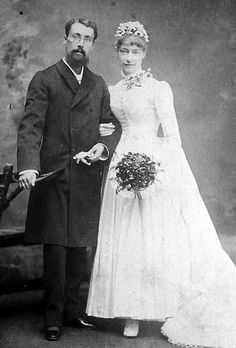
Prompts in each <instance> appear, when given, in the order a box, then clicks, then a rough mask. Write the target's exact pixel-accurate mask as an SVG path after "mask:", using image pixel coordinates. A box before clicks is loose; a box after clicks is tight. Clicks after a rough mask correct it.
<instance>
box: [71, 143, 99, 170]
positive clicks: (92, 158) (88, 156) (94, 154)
mask: <svg viewBox="0 0 236 348" xmlns="http://www.w3.org/2000/svg"><path fill="white" fill-rule="evenodd" d="M104 150H105V146H104V145H103V144H101V143H98V144H96V145H94V146H93V147H92V149H90V150H89V151H88V152H84V151H81V152H79V153H77V154H76V155H75V156H74V157H73V159H74V160H75V161H76V162H77V164H79V162H80V161H81V162H83V163H85V164H87V165H88V166H90V165H91V162H96V161H98V160H99V159H100V157H102V154H103V151H104Z"/></svg>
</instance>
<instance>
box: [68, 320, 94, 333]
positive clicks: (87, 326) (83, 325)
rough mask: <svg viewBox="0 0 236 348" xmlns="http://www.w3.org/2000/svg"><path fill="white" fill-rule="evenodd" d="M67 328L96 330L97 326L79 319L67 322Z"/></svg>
mask: <svg viewBox="0 0 236 348" xmlns="http://www.w3.org/2000/svg"><path fill="white" fill-rule="evenodd" d="M66 324H67V326H72V327H76V328H77V329H90V330H91V329H95V325H94V324H91V323H88V322H87V321H85V320H84V319H83V318H77V319H73V320H69V321H67V323H66Z"/></svg>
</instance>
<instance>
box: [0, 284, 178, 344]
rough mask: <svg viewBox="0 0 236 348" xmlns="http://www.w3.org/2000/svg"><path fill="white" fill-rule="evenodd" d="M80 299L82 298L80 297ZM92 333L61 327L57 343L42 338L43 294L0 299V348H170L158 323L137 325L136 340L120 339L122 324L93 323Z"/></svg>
mask: <svg viewBox="0 0 236 348" xmlns="http://www.w3.org/2000/svg"><path fill="white" fill-rule="evenodd" d="M82 295H83V294H82ZM95 324H96V330H86V329H82V330H79V329H76V328H70V327H65V328H64V329H63V334H62V337H61V340H60V341H58V342H53V343H51V342H48V341H46V340H45V339H44V337H43V293H42V291H41V290H35V291H25V292H21V293H17V294H9V295H1V296H0V347H1V348H36V347H37V348H39V347H40V348H41V347H43V348H44V347H45V348H47V347H50V348H52V347H55V348H67V347H68V348H72V347H75V348H79V347H83V348H95V347H96V348H109V347H113V348H118V347H119V348H123V347H124V348H154V347H155V348H171V347H172V348H173V347H176V346H173V345H171V344H170V343H168V342H167V341H166V339H165V338H164V337H163V336H162V335H161V334H160V326H161V324H160V323H154V322H141V328H140V334H139V336H138V337H137V338H125V337H123V336H122V330H123V320H102V319H96V320H95Z"/></svg>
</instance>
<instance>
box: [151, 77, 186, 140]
mask: <svg viewBox="0 0 236 348" xmlns="http://www.w3.org/2000/svg"><path fill="white" fill-rule="evenodd" d="M155 108H156V111H157V114H158V117H159V119H160V123H161V127H162V130H163V134H164V137H165V138H166V139H167V140H168V141H170V142H171V143H174V144H176V145H180V146H181V138H180V133H179V126H178V123H177V119H176V113H175V109H174V98H173V93H172V90H171V88H170V85H169V84H168V83H167V82H165V81H162V82H158V84H157V88H156V89H155Z"/></svg>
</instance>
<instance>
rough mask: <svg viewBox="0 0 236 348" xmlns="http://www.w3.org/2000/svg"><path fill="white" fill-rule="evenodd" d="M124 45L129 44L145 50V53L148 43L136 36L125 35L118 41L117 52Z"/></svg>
mask: <svg viewBox="0 0 236 348" xmlns="http://www.w3.org/2000/svg"><path fill="white" fill-rule="evenodd" d="M123 43H127V44H129V45H130V46H137V47H140V48H141V49H143V51H145V50H146V49H147V43H146V41H145V40H144V39H143V38H141V37H139V36H136V35H124V36H122V37H121V38H118V39H117V42H116V50H117V51H119V49H120V47H121V46H122V45H123Z"/></svg>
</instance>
